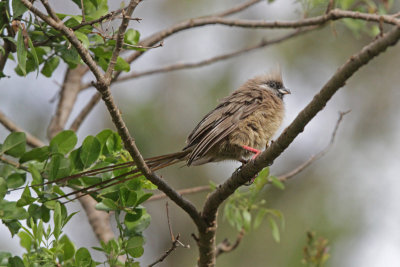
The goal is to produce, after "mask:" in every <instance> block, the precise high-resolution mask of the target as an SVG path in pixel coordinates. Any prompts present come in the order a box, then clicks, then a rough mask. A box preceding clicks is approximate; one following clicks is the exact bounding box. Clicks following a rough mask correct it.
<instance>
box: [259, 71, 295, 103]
mask: <svg viewBox="0 0 400 267" xmlns="http://www.w3.org/2000/svg"><path fill="white" fill-rule="evenodd" d="M255 81H256V83H257V85H258V86H259V87H260V88H263V89H265V90H270V91H271V92H273V93H274V94H276V95H277V96H278V97H279V98H281V99H282V98H283V96H284V95H287V94H290V90H289V89H287V88H285V86H284V85H283V81H282V72H281V71H280V69H277V70H274V71H271V72H269V73H267V74H265V75H262V76H258V77H256V78H255Z"/></svg>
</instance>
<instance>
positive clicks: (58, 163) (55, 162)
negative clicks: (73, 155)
mask: <svg viewBox="0 0 400 267" xmlns="http://www.w3.org/2000/svg"><path fill="white" fill-rule="evenodd" d="M47 168H48V172H49V180H50V181H52V180H55V179H58V178H62V177H65V176H68V175H69V174H70V173H71V166H70V161H69V159H66V158H64V157H63V156H61V155H60V154H55V155H53V156H52V157H51V161H50V163H49V164H48V166H47Z"/></svg>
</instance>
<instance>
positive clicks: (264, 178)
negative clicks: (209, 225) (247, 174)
mask: <svg viewBox="0 0 400 267" xmlns="http://www.w3.org/2000/svg"><path fill="white" fill-rule="evenodd" d="M270 183H271V184H272V185H274V186H276V187H278V188H279V189H282V190H283V189H284V185H283V184H282V182H281V181H279V180H278V179H277V178H276V177H275V176H269V168H265V169H263V170H262V171H261V172H260V173H259V175H258V176H257V177H256V178H255V179H254V182H253V183H252V184H251V185H250V186H249V187H248V188H247V189H246V190H243V189H238V190H236V191H235V193H234V194H233V195H232V196H231V197H230V198H229V200H228V201H227V203H226V204H225V207H224V218H225V219H226V220H227V221H228V222H229V224H230V225H231V226H233V227H235V228H236V230H238V231H240V230H241V229H242V228H243V229H244V230H246V231H247V232H248V231H250V230H251V229H254V230H256V229H257V228H258V227H260V225H261V224H262V222H263V220H264V218H267V220H268V222H269V227H270V229H271V233H272V237H273V238H274V240H275V241H276V242H279V241H280V233H279V227H278V224H277V223H276V219H277V220H278V221H280V222H281V227H282V228H284V225H285V220H284V217H283V214H282V213H281V212H280V211H279V210H275V209H268V208H266V207H265V203H266V201H265V199H260V195H261V194H260V192H261V190H262V189H263V188H264V187H265V186H266V185H267V184H270Z"/></svg>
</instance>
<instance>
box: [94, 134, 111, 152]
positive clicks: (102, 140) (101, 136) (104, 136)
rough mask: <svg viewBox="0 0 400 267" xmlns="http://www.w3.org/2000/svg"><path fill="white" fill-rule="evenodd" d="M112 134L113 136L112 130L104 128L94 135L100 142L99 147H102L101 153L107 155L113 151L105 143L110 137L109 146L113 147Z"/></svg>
mask: <svg viewBox="0 0 400 267" xmlns="http://www.w3.org/2000/svg"><path fill="white" fill-rule="evenodd" d="M113 136H114V132H113V131H112V130H110V129H105V130H103V131H101V132H100V133H98V134H97V135H96V138H97V139H98V140H99V142H100V144H101V148H102V150H101V154H103V155H108V154H111V153H112V152H113V150H110V149H109V148H108V145H107V142H110V141H109V140H110V139H111V142H112V146H111V147H112V149H113V148H114V138H113Z"/></svg>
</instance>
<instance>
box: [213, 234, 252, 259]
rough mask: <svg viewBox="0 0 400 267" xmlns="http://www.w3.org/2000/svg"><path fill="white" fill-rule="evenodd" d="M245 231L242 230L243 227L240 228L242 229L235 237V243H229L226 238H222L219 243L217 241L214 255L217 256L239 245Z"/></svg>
mask: <svg viewBox="0 0 400 267" xmlns="http://www.w3.org/2000/svg"><path fill="white" fill-rule="evenodd" d="M245 233H246V231H245V230H244V228H242V230H240V232H239V234H238V236H237V237H236V241H235V243H233V244H231V243H230V242H229V240H228V239H224V240H223V241H222V242H221V243H219V244H218V245H217V249H216V252H215V257H218V256H220V255H221V254H223V253H227V252H231V251H233V250H235V249H236V248H237V247H238V246H239V244H240V242H241V241H242V239H243V237H244V234H245Z"/></svg>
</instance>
